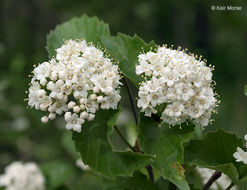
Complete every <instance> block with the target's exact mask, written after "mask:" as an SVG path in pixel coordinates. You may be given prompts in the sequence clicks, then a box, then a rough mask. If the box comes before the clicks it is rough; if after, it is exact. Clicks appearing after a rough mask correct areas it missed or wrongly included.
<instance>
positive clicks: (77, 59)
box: [28, 40, 121, 132]
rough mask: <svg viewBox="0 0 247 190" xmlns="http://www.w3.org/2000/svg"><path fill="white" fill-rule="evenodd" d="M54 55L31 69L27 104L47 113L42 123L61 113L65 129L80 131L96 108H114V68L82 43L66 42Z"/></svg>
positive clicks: (116, 75)
mask: <svg viewBox="0 0 247 190" xmlns="http://www.w3.org/2000/svg"><path fill="white" fill-rule="evenodd" d="M56 52H57V55H56V58H54V59H51V60H50V61H49V62H44V63H42V64H40V65H38V66H37V67H36V68H35V69H34V71H33V74H34V75H33V78H32V80H31V86H30V88H29V96H28V105H29V106H31V107H34V108H35V109H37V110H42V111H47V112H48V115H46V116H44V117H42V118H41V121H42V122H44V123H46V122H48V120H52V119H54V118H56V116H57V115H62V114H64V118H65V120H66V122H67V124H66V129H68V130H70V129H72V130H74V131H77V132H80V131H81V125H82V124H83V123H84V122H85V120H88V121H91V120H93V119H94V117H95V113H96V111H97V110H98V109H99V108H101V109H117V106H118V102H119V101H120V98H121V97H120V92H119V85H120V84H121V83H120V75H119V72H118V66H117V65H115V64H113V63H112V62H111V60H110V59H109V58H107V57H104V53H103V52H102V51H101V50H99V49H97V48H96V47H94V46H93V45H92V44H90V45H88V44H87V43H86V41H85V40H69V41H66V43H65V44H64V45H62V47H60V48H58V49H57V50H56Z"/></svg>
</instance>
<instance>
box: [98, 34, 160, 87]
mask: <svg viewBox="0 0 247 190" xmlns="http://www.w3.org/2000/svg"><path fill="white" fill-rule="evenodd" d="M101 43H102V45H103V46H104V47H105V49H106V50H107V51H108V52H109V53H110V55H111V56H112V57H113V58H114V59H115V60H116V61H118V62H119V68H120V70H121V71H122V73H123V74H124V75H125V76H126V77H128V78H129V79H130V81H131V82H132V83H133V84H134V85H135V86H139V83H140V82H141V81H142V80H143V79H142V77H141V76H139V75H137V74H136V72H135V70H136V65H137V64H138V55H139V54H140V53H141V52H143V51H144V52H147V51H149V50H150V49H151V48H156V44H155V43H154V42H153V41H152V42H150V43H149V44H147V43H145V42H144V41H143V40H142V39H141V38H140V37H138V36H137V35H134V36H133V37H130V36H127V35H124V34H121V33H119V34H118V36H116V37H110V38H109V37H102V38H101Z"/></svg>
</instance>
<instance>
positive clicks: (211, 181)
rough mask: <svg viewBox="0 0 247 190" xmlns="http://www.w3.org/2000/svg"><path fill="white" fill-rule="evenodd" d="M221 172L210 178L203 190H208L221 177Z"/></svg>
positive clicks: (216, 172)
mask: <svg viewBox="0 0 247 190" xmlns="http://www.w3.org/2000/svg"><path fill="white" fill-rule="evenodd" d="M221 174H222V173H221V172H218V171H215V172H214V173H213V175H212V176H211V177H210V178H209V180H208V182H207V183H206V184H205V186H204V187H203V190H208V189H209V187H210V186H211V185H212V184H213V183H214V182H215V181H216V180H217V179H219V178H220V176H221Z"/></svg>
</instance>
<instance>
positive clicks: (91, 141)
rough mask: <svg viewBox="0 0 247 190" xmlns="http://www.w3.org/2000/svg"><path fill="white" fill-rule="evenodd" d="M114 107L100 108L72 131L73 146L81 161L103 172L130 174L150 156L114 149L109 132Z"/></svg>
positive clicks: (108, 174)
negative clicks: (93, 115) (80, 127)
mask: <svg viewBox="0 0 247 190" xmlns="http://www.w3.org/2000/svg"><path fill="white" fill-rule="evenodd" d="M116 114H118V112H117V111H115V110H107V111H103V110H99V111H98V112H97V113H96V116H95V119H94V120H93V121H91V122H86V123H85V124H83V126H82V132H81V133H76V132H74V133H73V140H74V142H75V145H76V150H77V151H78V152H80V154H81V158H82V160H83V162H84V163H85V164H87V165H89V166H90V168H91V169H92V170H93V171H95V172H99V173H101V174H103V175H105V176H108V177H111V178H115V177H116V176H131V175H132V174H133V172H134V171H135V170H138V169H140V168H142V167H144V166H145V165H147V164H148V163H149V162H150V156H148V155H142V154H140V153H134V152H131V151H126V152H113V151H112V147H111V145H110V144H109V141H108V135H109V133H111V130H112V127H113V125H114V123H115V122H116V119H117V118H116Z"/></svg>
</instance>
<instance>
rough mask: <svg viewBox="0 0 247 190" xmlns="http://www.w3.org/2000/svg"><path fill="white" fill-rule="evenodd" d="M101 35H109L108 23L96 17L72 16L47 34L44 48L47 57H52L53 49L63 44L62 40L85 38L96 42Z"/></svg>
mask: <svg viewBox="0 0 247 190" xmlns="http://www.w3.org/2000/svg"><path fill="white" fill-rule="evenodd" d="M102 36H110V30H109V26H108V24H105V23H104V22H103V21H100V20H99V19H98V18H97V17H88V16H86V15H83V16H82V17H79V18H72V19H71V20H69V21H67V22H65V23H63V24H61V25H58V26H57V27H56V28H55V30H53V31H51V32H50V33H49V34H48V36H47V47H46V49H47V51H48V53H49V57H50V58H52V57H53V56H55V55H56V51H55V50H56V49H57V48H59V47H61V46H62V45H63V44H64V40H69V39H82V38H85V39H86V41H87V42H93V43H95V44H96V43H97V41H98V39H99V37H102Z"/></svg>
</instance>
